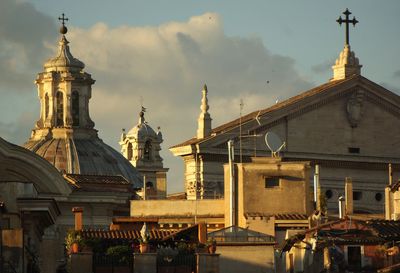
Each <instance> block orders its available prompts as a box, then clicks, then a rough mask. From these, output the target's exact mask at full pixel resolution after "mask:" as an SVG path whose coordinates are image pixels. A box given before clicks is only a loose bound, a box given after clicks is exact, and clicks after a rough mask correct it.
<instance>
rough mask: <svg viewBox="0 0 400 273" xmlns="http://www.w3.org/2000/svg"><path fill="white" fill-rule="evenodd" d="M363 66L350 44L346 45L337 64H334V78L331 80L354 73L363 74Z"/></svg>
mask: <svg viewBox="0 0 400 273" xmlns="http://www.w3.org/2000/svg"><path fill="white" fill-rule="evenodd" d="M361 67H362V65H360V63H359V61H358V58H357V57H356V55H355V53H354V52H353V51H351V48H350V45H345V46H344V48H343V50H342V52H340V55H339V58H337V60H336V62H335V65H334V66H332V70H333V78H332V79H331V81H335V80H343V79H346V78H348V77H351V76H353V75H360V74H361Z"/></svg>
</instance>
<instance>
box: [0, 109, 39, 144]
mask: <svg viewBox="0 0 400 273" xmlns="http://www.w3.org/2000/svg"><path fill="white" fill-rule="evenodd" d="M35 116H36V113H32V112H23V113H22V114H21V115H19V116H18V117H17V118H16V120H15V122H2V121H0V137H1V138H3V139H5V140H7V141H9V142H11V143H14V144H17V145H21V144H23V143H24V142H26V141H27V140H28V138H29V136H30V132H31V131H30V129H31V128H32V127H33V122H34V117H35Z"/></svg>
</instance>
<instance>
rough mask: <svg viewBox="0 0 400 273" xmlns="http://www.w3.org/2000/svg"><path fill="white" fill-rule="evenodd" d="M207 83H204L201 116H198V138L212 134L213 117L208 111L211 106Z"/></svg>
mask: <svg viewBox="0 0 400 273" xmlns="http://www.w3.org/2000/svg"><path fill="white" fill-rule="evenodd" d="M207 93H208V90H207V85H204V88H203V90H202V99H201V106H200V110H201V113H200V116H199V118H198V120H197V121H198V122H197V124H198V128H197V138H198V139H201V138H205V137H208V136H209V135H211V120H212V119H211V117H210V114H209V113H208V109H209V108H210V107H209V106H208V99H207Z"/></svg>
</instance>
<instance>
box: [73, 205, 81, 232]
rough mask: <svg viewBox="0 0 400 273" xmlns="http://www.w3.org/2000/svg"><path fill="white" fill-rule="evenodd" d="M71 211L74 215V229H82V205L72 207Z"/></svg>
mask: <svg viewBox="0 0 400 273" xmlns="http://www.w3.org/2000/svg"><path fill="white" fill-rule="evenodd" d="M72 212H73V213H74V215H75V230H76V231H80V230H82V226H83V219H82V216H83V208H82V207H73V208H72Z"/></svg>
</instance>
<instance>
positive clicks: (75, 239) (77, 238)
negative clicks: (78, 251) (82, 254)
mask: <svg viewBox="0 0 400 273" xmlns="http://www.w3.org/2000/svg"><path fill="white" fill-rule="evenodd" d="M75 243H76V244H78V246H79V247H82V246H83V245H84V243H83V238H82V235H81V233H80V232H79V231H76V230H69V231H68V232H67V235H66V236H65V248H66V249H67V251H68V252H69V251H70V250H71V247H72V245H73V244H75Z"/></svg>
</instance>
